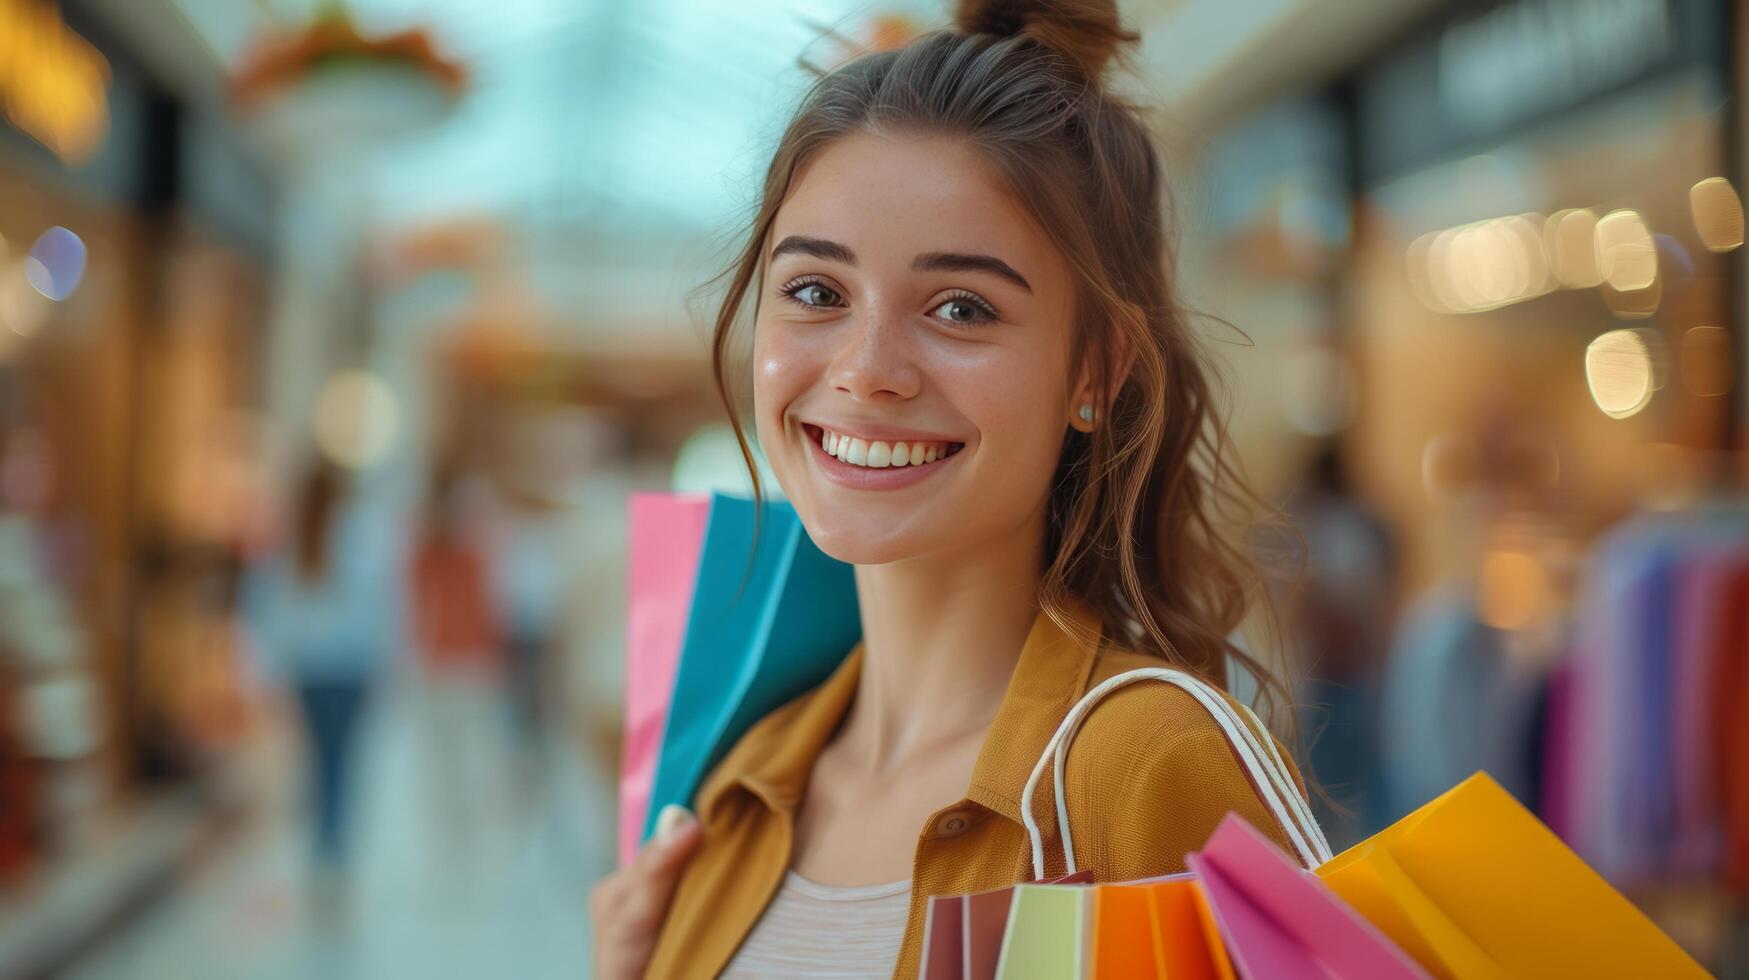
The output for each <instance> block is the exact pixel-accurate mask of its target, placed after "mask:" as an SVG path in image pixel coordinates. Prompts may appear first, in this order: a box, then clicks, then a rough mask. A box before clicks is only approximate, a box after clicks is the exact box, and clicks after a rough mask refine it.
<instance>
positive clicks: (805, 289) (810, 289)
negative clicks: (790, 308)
mask: <svg viewBox="0 0 1749 980" xmlns="http://www.w3.org/2000/svg"><path fill="white" fill-rule="evenodd" d="M784 295H786V296H788V297H789V298H790V299H793V300H795V301H796V302H798V303H800V304H802V305H803V306H822V307H828V306H841V305H843V303H844V297H842V296H840V295H838V292H837V290H835V289H833V288H832V287H830V286H825V285H822V284H820V283H817V282H804V283H802V284H800V285H798V286H795V287H794V288H791V289H786V290H784Z"/></svg>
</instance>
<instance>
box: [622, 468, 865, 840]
mask: <svg viewBox="0 0 1749 980" xmlns="http://www.w3.org/2000/svg"><path fill="white" fill-rule="evenodd" d="M764 508H765V509H764V515H763V517H764V519H763V521H762V523H761V526H760V529H759V540H758V542H757V544H758V550H757V552H754V551H753V549H754V545H755V542H754V536H753V519H754V515H755V507H754V503H753V501H751V500H747V499H745V498H741V497H730V496H726V495H723V494H712V495H711V506H710V516H709V517H708V518H707V519H706V521H705V533H704V547H703V549H702V550H701V552H700V554H699V562H698V573H697V579H696V582H695V584H694V586H693V591H692V608H691V610H690V612H689V613H688V617H687V623H686V636H685V639H684V640H683V641H682V642H681V647H680V666H679V668H678V669H677V670H676V671H675V672H674V691H673V696H672V697H671V698H670V699H669V704H668V723H667V727H666V728H664V729H663V733H662V746H661V749H660V750H659V753H658V755H657V761H656V778H655V782H654V785H653V786H652V788H651V793H650V808H649V810H648V811H647V815H646V817H645V821H644V839H645V840H648V839H649V837H650V835H651V833H653V832H654V830H655V826H656V817H657V815H658V814H660V813H661V812H662V808H663V807H664V806H667V805H668V804H670V803H679V804H682V805H683V806H687V807H691V806H692V799H693V794H694V793H696V792H697V791H698V787H699V784H700V783H702V782H703V781H704V777H705V776H706V774H708V773H709V772H710V771H711V769H712V767H714V766H715V765H716V764H717V763H718V762H719V761H721V760H722V758H723V756H724V755H726V754H727V753H728V751H729V749H730V748H732V747H734V745H735V743H736V741H738V740H739V739H740V738H741V736H742V735H743V734H745V733H746V731H747V729H749V728H751V727H752V726H753V723H754V722H756V721H758V720H759V719H761V718H763V717H765V716H766V715H768V714H770V713H771V712H772V711H774V710H776V709H777V708H779V707H781V706H782V705H784V704H785V703H787V702H789V701H790V700H792V699H794V698H795V697H796V696H798V695H800V694H802V693H804V692H806V691H807V690H809V689H810V688H813V687H816V686H818V685H819V684H820V683H821V682H822V681H824V680H825V679H826V677H827V676H828V675H830V674H831V673H832V671H833V670H834V669H835V668H837V666H838V665H839V664H840V663H842V662H843V661H844V658H845V656H846V655H848V654H849V653H850V650H851V648H852V647H854V646H855V645H856V642H857V640H858V639H859V638H860V637H861V636H862V620H861V617H860V615H859V614H858V610H857V604H856V582H855V579H854V578H853V576H852V571H851V566H849V565H847V564H845V563H843V562H841V561H838V560H837V559H835V558H830V557H828V556H827V555H826V553H825V552H822V551H821V550H820V549H819V548H817V547H815V545H814V542H813V539H812V538H809V537H808V532H807V530H806V529H804V528H803V527H802V522H801V521H800V519H798V518H797V517H796V512H795V509H794V508H793V507H791V506H790V504H789V503H788V502H787V501H779V500H768V501H766V502H765V504H764ZM749 554H751V555H752V566H751V568H749V565H748V556H749Z"/></svg>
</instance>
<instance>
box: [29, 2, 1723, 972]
mask: <svg viewBox="0 0 1749 980" xmlns="http://www.w3.org/2000/svg"><path fill="white" fill-rule="evenodd" d="M1121 6H1122V7H1123V9H1124V11H1125V14H1126V16H1127V18H1128V20H1129V21H1130V23H1131V24H1132V25H1133V26H1134V27H1136V28H1137V29H1138V30H1139V31H1140V32H1141V33H1142V35H1143V42H1142V45H1141V46H1140V48H1139V51H1138V52H1137V56H1136V57H1135V59H1134V63H1133V65H1131V66H1130V71H1129V73H1128V75H1127V76H1126V78H1125V79H1124V81H1123V83H1122V84H1124V85H1125V86H1126V87H1127V88H1128V89H1130V90H1131V91H1133V93H1134V94H1135V96H1136V98H1138V99H1141V100H1143V101H1144V102H1146V103H1147V104H1148V105H1151V106H1155V107H1157V109H1158V111H1157V112H1156V113H1155V114H1154V121H1155V123H1156V130H1157V133H1158V138H1159V140H1160V145H1161V147H1162V149H1163V151H1164V153H1165V154H1166V159H1167V161H1168V165H1169V169H1170V172H1171V184H1172V187H1173V197H1174V200H1173V205H1172V212H1173V214H1172V217H1173V220H1174V222H1175V223H1176V225H1177V227H1178V229H1179V234H1180V238H1181V245H1180V252H1179V262H1180V265H1181V285H1182V289H1183V290H1184V292H1185V295H1186V296H1187V297H1188V298H1189V299H1190V300H1191V301H1192V302H1193V303H1194V304H1195V305H1196V306H1197V308H1198V309H1199V310H1201V311H1204V312H1206V313H1207V314H1208V316H1207V317H1205V318H1203V320H1202V321H1201V324H1202V328H1203V329H1204V330H1206V331H1207V333H1208V334H1209V335H1210V336H1211V337H1212V338H1214V339H1215V340H1216V341H1217V345H1216V346H1217V349H1219V350H1220V351H1221V352H1222V356H1223V358H1224V360H1225V362H1226V364H1225V366H1226V369H1227V371H1228V374H1229V382H1230V389H1231V391H1230V398H1231V409H1232V413H1233V416H1232V424H1233V431H1234V434H1235V437H1236V438H1237V440H1238V444H1239V448H1240V451H1241V453H1242V456H1243V461H1244V465H1245V467H1246V470H1247V472H1248V473H1249V475H1250V476H1251V478H1252V479H1253V480H1254V481H1255V482H1256V484H1257V486H1258V487H1259V488H1260V490H1262V491H1263V492H1264V493H1265V495H1266V496H1267V497H1268V498H1269V499H1270V500H1271V501H1272V502H1274V503H1276V504H1277V505H1279V506H1280V507H1281V508H1282V509H1283V511H1284V512H1285V513H1286V514H1287V515H1288V516H1289V517H1291V519H1292V521H1293V522H1294V524H1296V525H1297V526H1298V527H1299V528H1300V529H1301V530H1302V531H1303V532H1304V534H1305V537H1306V541H1307V542H1308V543H1309V546H1310V547H1309V552H1308V561H1307V564H1306V567H1305V569H1304V572H1303V574H1302V575H1300V576H1299V578H1298V580H1297V583H1296V584H1292V585H1291V587H1290V584H1289V583H1288V580H1287V579H1285V578H1284V580H1283V581H1284V584H1283V588H1282V593H1281V596H1280V600H1281V606H1282V608H1283V609H1284V610H1285V611H1286V613H1287V616H1288V627H1287V630H1286V634H1287V638H1288V647H1287V650H1286V651H1285V655H1286V656H1287V657H1288V658H1289V663H1290V664H1291V666H1292V669H1293V670H1294V674H1295V677H1296V678H1297V685H1298V693H1299V700H1300V702H1301V707H1300V709H1299V710H1300V716H1301V717H1300V721H1301V723H1302V725H1303V727H1304V729H1305V732H1306V742H1307V744H1306V745H1305V746H1304V747H1303V749H1302V751H1303V753H1304V758H1306V759H1307V760H1308V762H1309V765H1310V768H1311V769H1312V770H1313V772H1314V773H1315V775H1316V777H1317V780H1318V782H1319V783H1320V784H1322V785H1323V786H1324V787H1325V789H1326V792H1327V795H1328V799H1326V800H1323V801H1321V804H1320V805H1321V807H1322V809H1323V814H1324V820H1325V823H1326V826H1327V827H1328V828H1329V829H1330V831H1331V837H1332V842H1333V843H1342V842H1349V841H1353V840H1356V839H1358V838H1360V837H1362V836H1365V835H1366V834H1367V833H1369V832H1370V831H1372V830H1375V829H1377V828H1379V827H1381V826H1383V825H1384V824H1386V823H1388V822H1390V821H1391V820H1393V819H1395V818H1396V817H1398V816H1400V815H1402V814H1403V813H1405V812H1407V811H1408V810H1410V809H1412V808H1413V807H1415V806H1416V805H1418V804H1420V803H1422V802H1424V801H1426V800H1427V799H1428V798H1430V797H1431V796H1432V795H1434V794H1435V793H1436V792H1438V791H1439V790H1441V789H1443V788H1445V787H1447V786H1450V785H1452V784H1453V783H1455V782H1456V781H1457V780H1458V779H1460V778H1462V777H1463V776H1465V775H1467V774H1468V773H1470V772H1472V771H1474V770H1476V769H1479V768H1481V769H1487V770H1489V771H1490V772H1491V773H1493V774H1494V775H1495V776H1496V778H1498V779H1499V780H1500V781H1501V783H1502V784H1504V785H1506V786H1507V787H1508V788H1510V789H1511V790H1512V791H1513V792H1514V793H1515V794H1516V795H1517V796H1518V797H1519V798H1520V799H1521V800H1523V801H1525V802H1526V803H1527V804H1529V805H1531V806H1532V807H1533V808H1534V809H1536V811H1537V812H1538V814H1539V815H1540V816H1542V817H1543V819H1544V820H1545V821H1547V822H1548V823H1549V824H1550V825H1551V826H1553V827H1554V828H1555V829H1556V830H1558V831H1559V832H1560V833H1561V834H1562V835H1563V836H1564V837H1565V838H1566V839H1567V840H1568V841H1569V842H1571V843H1573V845H1574V846H1575V847H1576V848H1577V849H1579V851H1580V852H1581V853H1582V854H1583V855H1584V856H1585V857H1586V858H1587V859H1588V860H1589V861H1590V862H1591V863H1592V864H1593V866H1594V867H1596V868H1597V869H1598V870H1600V871H1601V872H1603V873H1604V874H1605V875H1607V876H1608V877H1609V878H1610V880H1611V881H1612V882H1613V883H1615V884H1616V885H1617V886H1618V887H1620V888H1622V889H1624V890H1625V891H1626V892H1627V893H1628V894H1629V895H1630V896H1631V897H1632V898H1633V899H1634V900H1635V901H1636V902H1637V903H1639V904H1640V905H1641V907H1642V908H1644V909H1646V910H1647V911H1648V912H1650V913H1651V914H1652V915H1653V916H1654V917H1655V918H1656V919H1657V921H1658V922H1659V923H1660V924H1661V925H1662V926H1664V928H1665V929H1666V930H1668V931H1669V932H1670V933H1671V934H1672V935H1674V936H1676V937H1677V938H1678V939H1679V940H1680V941H1681V942H1682V943H1683V944H1684V945H1685V946H1686V947H1687V948H1688V949H1689V950H1690V951H1692V952H1693V953H1694V954H1695V955H1696V956H1697V957H1698V958H1700V959H1701V961H1702V962H1703V963H1705V964H1707V965H1708V966H1709V967H1710V968H1711V969H1713V970H1714V971H1716V972H1718V973H1719V974H1720V975H1727V976H1728V975H1742V976H1749V915H1746V914H1745V909H1749V904H1746V903H1749V719H1745V717H1744V715H1745V713H1744V712H1742V711H1740V710H1739V709H1738V703H1737V702H1735V701H1734V699H1735V696H1736V695H1737V694H1739V693H1743V694H1745V695H1749V673H1746V672H1745V671H1744V670H1743V666H1744V665H1745V663H1746V662H1749V544H1746V542H1749V494H1746V491H1745V480H1746V479H1749V467H1746V465H1745V463H1746V460H1749V457H1746V456H1745V452H1744V431H1745V422H1746V421H1749V395H1746V393H1745V386H1744V384H1743V383H1741V382H1738V381H1737V380H1736V376H1737V375H1738V374H1740V373H1742V372H1743V370H1744V368H1745V367H1746V366H1749V360H1746V359H1745V356H1744V353H1743V351H1744V344H1743V341H1744V331H1745V320H1746V315H1749V304H1746V302H1745V292H1744V287H1745V281H1746V277H1745V274H1744V273H1745V269H1744V262H1743V256H1744V251H1743V249H1742V248H1741V246H1742V244H1743V239H1744V219H1743V209H1742V203H1741V200H1740V197H1739V193H1738V190H1737V188H1738V187H1739V185H1741V184H1742V183H1743V178H1744V173H1743V168H1744V161H1745V152H1744V151H1745V144H1744V133H1745V129H1744V115H1743V113H1744V104H1745V99H1744V95H1745V92H1744V89H1743V86H1744V84H1745V79H1744V77H1743V73H1742V72H1741V71H1740V70H1739V66H1741V65H1742V64H1743V63H1744V56H1745V47H1744V45H1745V35H1744V33H1743V30H1744V24H1745V17H1744V12H1745V10H1744V4H1742V3H1740V2H1735V0H1507V2H1480V3H1455V2H1454V3H1441V2H1434V0H1124V2H1123V3H1122V4H1121ZM946 18H947V9H946V7H945V6H944V4H943V3H942V2H941V0H885V2H881V0H876V2H868V0H767V2H735V3H731V2H722V0H640V2H638V3H635V4H633V3H623V2H613V0H502V2H497V3H477V2H471V0H344V2H342V0H331V2H330V0H254V2H245V0H61V2H59V3H55V2H50V0H0V108H3V112H0V120H3V121H0V980H13V978H23V977H37V976H69V977H80V978H111V977H126V978H147V977H167V978H169V977H174V978H184V977H190V976H202V977H210V978H214V980H217V978H230V977H273V978H278V977H303V976H312V977H314V976H321V977H337V976H338V977H344V976H360V977H402V976H421V977H447V976H485V975H491V976H500V975H501V976H516V977H547V976H552V977H559V976H577V975H584V974H586V973H587V971H588V969H589V967H588V963H589V937H588V917H587V913H586V908H585V900H586V896H587V891H588V888H589V886H590V884H591V883H592V882H593V880H594V879H595V878H597V877H598V876H599V875H600V874H602V873H603V872H604V871H606V870H608V869H609V868H610V867H611V866H612V864H613V860H614V853H613V850H614V812H615V811H614V800H613V792H614V790H613V788H614V784H615V773H616V767H617V765H618V758H619V755H618V753H619V744H618V739H619V731H620V720H621V719H620V715H619V708H618V705H619V702H620V691H621V687H622V684H623V671H622V669H621V664H622V642H623V637H622V633H623V622H624V618H625V614H624V604H625V587H624V561H625V543H626V542H625V533H626V532H625V525H626V516H625V515H626V502H627V495H628V493H630V492H631V491H633V490H640V489H650V490H667V489H676V488H679V489H706V488H721V489H731V490H733V489H744V488H745V487H746V486H747V478H746V476H745V474H744V473H743V472H742V469H741V460H740V456H739V453H738V450H737V448H736V444H735V441H734V439H733V436H732V435H731V434H730V433H729V431H728V430H727V428H726V427H725V425H724V419H723V413H722V410H721V408H720V407H719V405H718V403H717V400H716V395H715V392H714V389H713V387H712V385H711V382H710V380H709V353H708V349H707V344H706V337H707V333H706V330H707V327H706V325H705V324H706V321H705V317H704V315H703V310H704V309H705V307H706V305H707V304H708V301H709V293H708V290H706V291H701V289H702V288H703V287H705V286H706V284H707V281H708V280H709V278H710V276H711V274H712V273H713V272H715V271H716V270H717V269H718V268H719V267H720V265H721V264H722V263H723V261H724V260H725V259H726V257H727V254H728V253H727V251H726V250H725V249H726V248H727V245H728V243H730V242H732V240H733V235H734V233H735V232H736V231H738V230H739V225H738V222H739V221H740V220H741V219H742V218H743V216H744V214H745V211H746V209H747V207H748V206H749V204H750V203H751V202H752V201H753V197H754V194H755V192H756V181H755V177H756V175H757V173H758V171H759V169H760V167H761V166H762V164H763V161H764V159H765V154H767V153H768V152H769V150H770V148H771V145H772V143H773V141H774V139H775V136H776V134H777V131H778V129H779V127H781V125H782V124H783V122H784V121H785V118H786V113H787V112H788V111H789V109H790V107H792V106H793V105H794V102H795V99H796V97H797V95H798V93H799V92H800V91H801V90H802V87H803V86H804V85H805V83H806V81H807V78H808V75H807V73H806V71H805V70H804V68H803V64H804V63H806V64H812V65H816V66H829V65H831V64H833V63H835V62H837V61H839V60H842V59H844V58H846V57H849V56H850V55H852V54H853V53H854V52H855V51H857V50H859V49H862V48H867V47H879V46H883V45H891V44H896V43H900V42H902V41H903V39H905V38H907V37H909V36H911V35H912V34H913V33H915V32H918V31H922V30H928V29H933V28H934V27H937V26H941V25H942V24H944V23H945V22H946ZM767 486H773V484H771V483H770V481H767ZM1259 547H1266V548H1267V547H1273V545H1272V544H1271V543H1270V542H1267V541H1262V542H1260V544H1259ZM307 567H323V568H327V569H330V570H331V575H330V576H329V578H330V580H331V583H330V585H329V586H328V587H327V588H326V589H324V590H317V591H310V590H300V589H298V588H294V587H287V586H286V585H285V582H286V581H287V580H288V578H287V576H288V575H295V574H296V569H297V568H307ZM299 631H318V632H322V635H333V636H340V635H344V636H357V637H360V638H365V639H367V640H368V645H369V646H370V648H371V649H374V650H377V651H378V654H379V655H378V656H377V659H376V660H375V661H373V662H370V663H365V664H359V663H346V664H337V663H330V664H324V663H313V664H312V663H286V662H284V661H283V659H281V658H276V657H275V649H276V642H275V641H276V639H278V638H280V637H283V636H286V635H292V634H297V633H298V632H299ZM348 631H350V632H348ZM324 780H328V781H331V783H332V784H333V785H349V786H351V787H352V790H351V791H350V792H348V793H342V794H340V795H339V796H338V797H337V799H338V800H339V801H340V802H338V803H336V804H335V807H336V808H335V809H333V812H329V811H327V810H324V811H322V812H320V813H319V814H318V816H319V817H320V819H319V820H318V821H317V822H316V825H315V829H314V831H312V830H311V828H310V827H309V826H308V824H309V822H310V821H309V818H308V816H307V812H306V811H307V810H308V809H309V808H310V807H311V806H313V803H312V797H313V796H315V795H319V794H320V784H322V783H323V781H324Z"/></svg>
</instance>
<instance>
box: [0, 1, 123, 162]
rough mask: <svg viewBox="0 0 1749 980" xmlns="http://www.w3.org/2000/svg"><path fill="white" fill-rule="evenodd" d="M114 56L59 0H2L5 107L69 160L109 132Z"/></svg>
mask: <svg viewBox="0 0 1749 980" xmlns="http://www.w3.org/2000/svg"><path fill="white" fill-rule="evenodd" d="M108 86H109V63H108V62H107V61H105V60H104V58H103V55H101V54H99V53H98V52H97V49H96V48H95V47H92V45H91V42H89V41H87V40H85V39H84V38H82V37H80V36H79V35H77V34H75V33H73V31H72V29H71V28H69V27H68V26H67V25H66V24H65V23H64V22H63V21H62V20H61V17H60V14H59V13H58V12H57V11H56V9H55V7H54V5H53V4H49V3H43V2H40V0H0V107H4V109H5V113H6V118H7V119H9V120H11V122H12V124H13V125H14V126H17V127H18V128H19V129H21V130H23V131H24V132H25V133H27V134H29V135H30V136H31V137H32V138H34V139H35V140H36V141H37V142H39V143H41V144H42V145H44V146H46V147H48V148H49V149H50V150H53V151H54V153H55V155H56V156H59V157H60V158H61V159H62V160H64V161H65V162H67V163H68V164H75V165H76V164H80V163H83V162H85V161H86V160H89V159H91V157H92V156H93V155H95V154H96V152H97V148H98V147H99V146H101V145H102V144H103V138H104V136H105V135H107V133H108V132H109V99H108V96H107V94H106V93H107V90H108Z"/></svg>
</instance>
